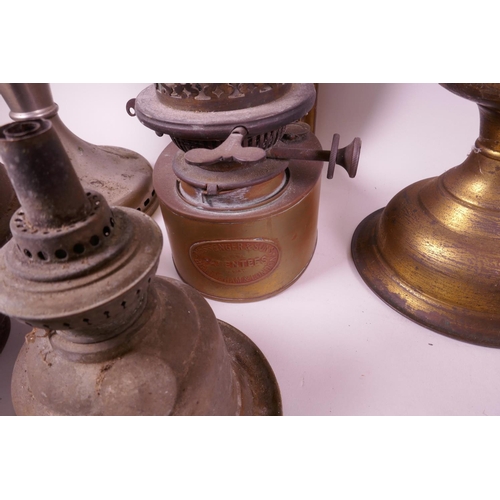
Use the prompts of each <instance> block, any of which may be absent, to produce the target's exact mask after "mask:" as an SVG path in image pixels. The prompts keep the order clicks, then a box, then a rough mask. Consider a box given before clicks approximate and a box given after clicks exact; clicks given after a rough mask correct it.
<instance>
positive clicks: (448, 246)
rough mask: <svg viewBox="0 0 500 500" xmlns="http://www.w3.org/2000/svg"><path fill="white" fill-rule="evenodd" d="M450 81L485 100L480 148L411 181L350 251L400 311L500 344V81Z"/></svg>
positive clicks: (366, 225) (362, 229)
mask: <svg viewBox="0 0 500 500" xmlns="http://www.w3.org/2000/svg"><path fill="white" fill-rule="evenodd" d="M484 85H486V89H485V87H484ZM445 86H446V87H447V88H450V90H453V91H454V92H455V93H458V94H459V95H462V97H467V98H469V99H471V100H473V101H476V102H478V103H479V111H480V117H481V132H480V136H479V138H478V139H477V141H476V147H475V148H474V150H473V151H472V152H471V153H470V155H469V156H468V157H467V159H466V160H465V161H464V162H463V163H462V164H461V165H459V166H457V167H455V168H452V169H450V170H448V171H447V172H445V173H444V174H442V175H441V176H439V177H434V178H431V179H426V180H422V181H419V182H417V183H415V184H412V185H411V186H409V187H407V188H405V189H403V190H402V191H401V192H400V193H398V194H397V195H396V196H395V197H394V198H393V199H392V200H391V201H390V203H389V204H388V205H387V207H386V208H385V209H383V210H379V211H377V212H375V213H373V214H371V215H370V216H368V217H367V218H366V219H365V220H364V221H363V222H362V223H361V224H360V225H359V226H358V228H357V229H356V232H355V234H354V236H353V241H352V254H353V258H354V262H355V264H356V267H357V269H358V271H359V272H360V274H361V276H362V277H363V279H364V280H365V281H366V282H367V284H368V286H369V287H370V288H371V289H372V290H373V291H374V292H375V293H377V294H378V295H379V296H380V297H381V298H382V299H383V300H384V301H385V302H387V303H388V304H389V305H391V306H392V307H393V308H395V309H396V310H397V311H399V312H401V313H402V314H404V315H405V316H408V317H409V318H411V319H413V320H414V321H416V322H418V323H420V324H421V325H423V326H425V327H427V328H430V329H432V330H435V331H438V332H440V333H443V334H445V335H448V336H451V337H454V338H457V339H460V340H464V341H467V342H471V343H474V344H479V345H485V346H492V347H500V333H499V332H500V311H499V309H498V276H499V274H500V266H499V262H500V246H499V236H498V235H499V229H500V201H499V200H500V146H499V144H500V141H499V138H500V84H453V85H451V84H446V85H445Z"/></svg>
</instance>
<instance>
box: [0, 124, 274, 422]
mask: <svg viewBox="0 0 500 500" xmlns="http://www.w3.org/2000/svg"><path fill="white" fill-rule="evenodd" d="M0 156H1V157H2V159H3V161H4V163H5V165H6V168H7V172H8V174H9V177H10V179H11V181H12V185H13V186H14V189H15V191H16V193H17V197H18V199H19V201H20V203H21V208H20V209H19V210H17V211H16V212H15V213H14V215H13V217H12V219H11V223H10V228H11V231H12V239H11V240H10V241H9V242H8V243H7V244H6V245H5V246H4V247H3V248H2V249H1V250H0V275H1V276H2V285H3V286H2V288H1V289H0V311H2V312H3V313H5V314H7V315H8V316H10V317H13V318H18V319H20V320H22V321H24V322H26V323H27V324H29V325H30V326H32V327H33V331H32V332H31V333H30V334H28V335H27V337H26V342H25V344H24V346H23V348H22V350H21V352H20V354H19V357H18V359H17V361H16V364H15V367H14V373H13V379H12V400H13V405H14V409H15V411H16V413H17V414H18V415H213V414H217V415H278V414H281V400H280V394H279V389H278V385H277V383H276V379H275V377H274V374H273V372H272V370H271V368H270V366H269V364H268V363H267V361H266V359H265V358H264V356H263V355H262V353H261V352H260V351H259V349H258V348H257V347H256V346H255V345H254V344H253V343H252V342H251V341H250V340H249V339H248V338H247V337H246V336H245V335H243V334H242V333H241V332H239V331H238V330H236V329H235V328H233V327H232V326H230V325H227V324H226V323H223V322H221V321H217V320H216V318H215V316H214V314H213V312H212V310H211V308H210V307H209V305H208V304H207V302H206V301H205V299H203V297H202V296H201V295H200V294H198V292H196V291H195V290H193V289H192V288H191V287H189V286H188V285H185V284H182V283H179V282H177V281H175V280H171V279H167V278H163V277H158V276H155V272H156V269H157V266H158V261H159V257H160V251H161V247H162V237H161V231H160V229H159V228H158V226H157V225H156V223H155V222H154V221H153V220H152V219H150V218H149V216H147V215H146V214H144V213H143V212H139V211H137V210H136V209H131V208H126V207H112V208H110V206H109V205H108V203H107V201H106V198H105V197H104V196H103V195H102V194H100V193H98V192H97V191H93V190H90V189H86V190H84V189H83V187H82V185H81V184H80V181H79V180H78V177H77V175H76V173H75V170H74V169H73V168H72V166H71V162H70V161H69V158H68V155H67V153H66V151H65V149H64V147H63V145H62V143H61V141H60V140H59V138H58V134H56V131H55V127H53V126H52V124H51V122H50V121H49V120H40V119H38V120H27V121H20V122H15V123H12V124H8V125H5V126H3V127H1V128H0Z"/></svg>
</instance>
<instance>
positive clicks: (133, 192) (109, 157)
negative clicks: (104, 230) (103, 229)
mask: <svg viewBox="0 0 500 500" xmlns="http://www.w3.org/2000/svg"><path fill="white" fill-rule="evenodd" d="M0 94H1V95H2V97H3V98H4V100H5V102H6V103H7V105H8V106H9V108H10V110H11V112H10V117H11V118H12V119H13V120H30V119H37V118H46V119H49V120H50V121H51V122H52V125H53V128H54V130H55V131H56V133H57V135H58V136H59V139H60V140H61V142H62V144H63V146H64V149H65V150H66V153H67V154H68V156H69V158H70V160H71V163H72V165H73V168H74V169H75V170H76V172H77V175H78V177H79V179H80V180H81V182H82V184H83V186H84V187H85V188H89V189H95V190H97V191H99V192H100V193H102V194H103V195H104V197H105V198H106V199H107V200H108V202H109V203H110V204H111V205H120V206H124V207H130V208H137V209H139V210H142V211H144V212H146V213H147V214H149V215H151V214H152V213H153V212H154V211H155V210H156V208H157V207H158V200H157V197H156V193H155V192H154V189H153V179H152V169H151V165H150V164H149V163H148V162H147V160H146V159H145V158H143V157H142V156H141V155H139V154H137V153H135V152H133V151H130V150H128V149H124V148H119V147H115V146H95V145H94V144H89V143H88V142H85V141H83V140H82V139H80V138H79V137H77V136H76V135H75V134H73V133H72V132H71V131H70V130H69V129H68V128H67V127H66V125H64V123H63V122H62V120H61V118H59V115H58V110H59V107H58V105H57V104H56V103H55V102H54V101H53V99H52V92H51V90H50V86H49V84H46V83H0Z"/></svg>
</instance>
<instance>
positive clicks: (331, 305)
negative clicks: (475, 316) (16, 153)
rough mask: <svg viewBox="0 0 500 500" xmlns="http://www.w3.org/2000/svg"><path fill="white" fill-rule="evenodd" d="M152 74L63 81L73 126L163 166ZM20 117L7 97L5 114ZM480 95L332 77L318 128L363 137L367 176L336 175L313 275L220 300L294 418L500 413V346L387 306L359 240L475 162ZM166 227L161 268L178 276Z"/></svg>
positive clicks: (324, 199) (2, 401) (17, 335)
mask: <svg viewBox="0 0 500 500" xmlns="http://www.w3.org/2000/svg"><path fill="white" fill-rule="evenodd" d="M146 85H148V84H116V85H110V84H106V85H97V84H96V85H89V84H54V85H52V86H51V88H52V92H53V96H54V100H55V102H57V103H58V104H59V106H60V112H59V115H60V117H61V119H62V120H63V121H64V122H65V124H66V125H67V126H68V127H69V128H70V130H72V131H73V132H74V133H75V134H77V135H78V136H79V137H81V138H82V139H84V140H86V141H88V142H91V143H94V144H108V145H113V146H122V147H126V148H129V149H132V150H134V151H137V152H138V153H140V154H142V155H143V156H144V157H146V158H147V159H148V160H149V161H150V162H151V164H154V162H155V161H156V159H157V157H158V156H159V154H160V152H161V151H162V150H163V148H164V147H165V146H166V145H167V144H168V142H169V139H168V138H167V137H162V138H159V137H157V136H156V135H155V133H154V132H152V131H151V130H149V129H146V128H145V127H144V126H142V125H141V124H140V123H139V121H138V120H137V119H135V118H131V117H129V116H128V115H127V114H126V112H125V104H126V102H127V101H128V99H130V98H132V97H136V96H137V94H138V93H139V92H140V91H141V90H142V89H144V88H145V86H146ZM8 121H10V119H9V117H8V108H7V106H6V104H5V103H4V101H3V100H0V123H2V124H3V123H7V122H8ZM478 124H479V120H478V111H477V107H476V106H475V104H473V103H471V102H468V101H466V100H463V99H461V98H459V97H456V96H454V95H453V94H450V93H449V92H448V91H446V90H444V89H443V88H441V87H440V86H438V85H437V84H320V89H319V100H318V110H317V126H316V134H317V136H318V137H319V139H320V141H321V143H322V144H323V147H324V148H325V149H327V148H329V146H330V143H331V137H332V134H333V133H335V132H338V133H340V136H341V140H340V143H341V144H340V145H341V147H343V146H344V145H346V144H347V143H349V142H350V141H351V140H352V139H353V138H354V137H355V136H359V137H361V139H362V141H363V146H362V152H361V160H360V165H359V170H358V175H357V177H356V178H355V179H349V178H348V176H347V173H346V172H345V171H344V170H343V169H340V168H337V170H336V172H335V177H334V179H333V180H332V181H328V180H327V179H326V173H325V176H324V178H323V180H322V193H321V201H320V211H319V228H318V231H319V238H318V244H317V248H316V252H315V255H314V257H313V259H312V262H311V264H310V265H309V267H308V269H307V270H306V271H305V273H304V274H303V275H302V277H301V278H300V279H299V280H298V281H297V282H296V283H295V284H293V285H292V286H291V287H290V288H289V289H287V290H285V291H284V292H282V293H281V294H279V295H277V296H275V297H273V298H270V299H267V300H263V301H259V302H254V303H247V304H229V303H223V302H217V301H213V300H209V303H210V305H211V306H212V308H213V309H214V312H215V314H216V316H217V317H218V318H219V319H222V320H224V321H226V322H227V323H230V324H232V325H233V326H235V327H236V328H238V329H239V330H241V331H242V332H244V333H245V334H246V335H247V336H248V337H250V338H251V339H252V340H253V341H254V342H255V343H256V344H257V345H258V347H259V348H260V349H261V350H262V351H263V353H264V354H265V356H266V357H267V359H268V361H269V363H270V364H271V366H272V368H273V370H274V372H275V374H276V377H277V379H278V383H279V386H280V389H281V395H282V399H283V408H284V413H285V415H499V414H500V398H499V397H498V394H499V392H500V362H499V361H500V352H499V351H498V350H496V349H491V348H486V347H478V346H474V345H469V344H466V343H463V342H459V341H456V340H452V339H450V338H447V337H445V336H442V335H440V334H437V333H434V332H431V331H429V330H427V329H425V328H423V327H421V326H419V325H417V324H415V323H413V322H412V321H410V320H408V319H407V318H405V317H403V316H402V315H400V314H398V313H397V312H395V311H394V310H392V309H391V308H390V307H388V306H387V305H386V304H385V303H383V302H382V301H381V300H380V299H379V298H378V297H377V296H376V295H375V294H374V293H373V292H372V291H371V290H370V289H369V288H368V287H367V286H366V285H365V283H364V282H363V280H362V279H361V277H360V276H359V275H358V273H357V271H356V269H355V267H354V265H353V262H352V259H351V256H350V242H351V237H352V234H353V232H354V230H355V228H356V226H357V225H358V224H359V222H360V221H361V220H362V219H363V218H364V217H365V216H367V215H368V214H370V213H371V212H373V211H375V210H377V209H379V208H381V207H383V206H385V205H386V204H387V202H388V201H389V200H390V199H391V198H392V197H393V196H394V195H395V194H396V193H397V192H398V191H400V190H401V189H403V188H404V187H406V186H408V185H409V184H411V183H413V182H416V181H418V180H420V179H424V178H427V177H432V176H436V175H439V174H441V173H442V172H444V171H445V170H447V169H449V168H451V167H453V166H455V165H457V164H459V163H461V162H462V161H463V160H464V159H465V157H466V155H467V154H468V152H469V151H470V149H471V147H472V146H473V144H474V141H475V139H476V137H477V135H478ZM154 219H155V220H156V222H158V224H159V225H160V227H161V228H162V230H163V233H164V235H165V242H164V248H163V252H162V256H161V261H160V266H159V271H158V274H160V275H164V276H168V277H174V278H178V276H177V274H176V272H175V269H174V267H173V264H172V260H171V254H170V249H169V243H168V239H167V238H166V233H165V227H164V224H163V221H162V218H161V215H160V212H159V210H158V211H157V212H156V214H155V217H154ZM27 331H28V327H25V326H23V325H20V324H17V323H15V324H14V327H13V329H12V332H11V335H10V337H9V340H8V343H7V346H6V348H5V350H4V351H3V353H2V354H1V355H0V415H10V414H13V408H12V405H11V403H10V389H9V386H10V373H11V371H12V366H13V363H14V361H15V358H16V356H17V353H18V352H19V349H20V346H21V344H22V342H23V341H24V334H25V333H27Z"/></svg>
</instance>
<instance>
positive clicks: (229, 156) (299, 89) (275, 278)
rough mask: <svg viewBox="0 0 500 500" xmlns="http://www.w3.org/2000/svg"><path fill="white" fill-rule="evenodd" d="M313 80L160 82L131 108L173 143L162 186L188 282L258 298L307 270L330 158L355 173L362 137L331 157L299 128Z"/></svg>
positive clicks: (158, 173)
mask: <svg viewBox="0 0 500 500" xmlns="http://www.w3.org/2000/svg"><path fill="white" fill-rule="evenodd" d="M315 96H316V91H315V89H314V85H313V84H283V83H278V84H273V83H269V84H252V83H250V84H246V83H217V84H208V83H192V84H191V83H185V84H180V83H179V84H173V83H172V84H171V83H158V84H155V85H152V86H150V87H147V88H146V89H145V90H143V91H142V92H141V93H140V94H139V95H138V96H137V98H136V99H131V100H130V101H129V102H128V103H127V111H128V112H129V114H130V115H132V116H134V115H136V116H137V118H138V119H139V121H140V122H141V123H143V124H144V125H145V126H147V127H149V128H151V129H153V130H155V131H156V133H157V134H158V135H162V134H168V135H170V137H171V138H172V143H171V144H169V145H168V146H167V147H166V149H165V150H164V151H163V152H162V153H161V155H160V157H159V159H158V160H157V162H156V164H155V167H154V172H153V183H154V187H155V190H156V192H157V194H158V197H159V199H160V207H161V211H162V215H163V218H164V220H165V225H166V228H167V232H168V236H169V240H170V246H171V248H172V256H173V260H174V264H175V267H176V269H177V272H178V273H179V275H180V277H181V278H182V279H183V280H184V281H185V282H186V283H188V284H190V285H192V286H193V287H194V288H196V289H197V290H199V291H200V292H202V293H203V294H204V295H205V296H207V297H210V298H213V299H218V300H224V301H251V300H257V299H263V298H266V297H270V296H272V295H275V294H276V293H279V292H280V291H282V290H283V289H285V288H286V287H288V286H290V285H291V284H292V283H293V282H294V281H295V280H297V279H298V278H299V276H300V275H301V274H302V273H303V272H304V270H305V269H306V267H307V265H308V264H309V261H310V260H311V258H312V256H313V253H314V250H315V246H316V238H317V218H318V207H319V194H320V174H321V169H320V166H322V162H324V161H327V162H329V167H328V177H329V178H332V176H333V172H334V168H335V165H336V163H338V164H340V165H342V166H343V167H344V168H345V169H346V170H347V171H348V173H349V176H350V177H354V176H355V175H356V170H357V165H358V160H359V152H360V147H361V141H360V140H359V138H356V139H355V140H354V141H353V142H352V143H351V144H350V145H349V146H347V147H346V148H343V149H339V139H340V138H339V135H338V134H335V136H334V138H333V143H332V148H331V151H323V150H322V149H321V145H320V143H319V141H318V139H317V138H316V137H315V136H314V135H313V134H312V133H311V132H310V129H309V126H308V125H307V124H305V123H302V122H298V120H299V119H300V118H302V117H303V116H304V115H306V114H307V112H308V111H309V110H310V109H311V108H312V107H313V105H314V102H315Z"/></svg>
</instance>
